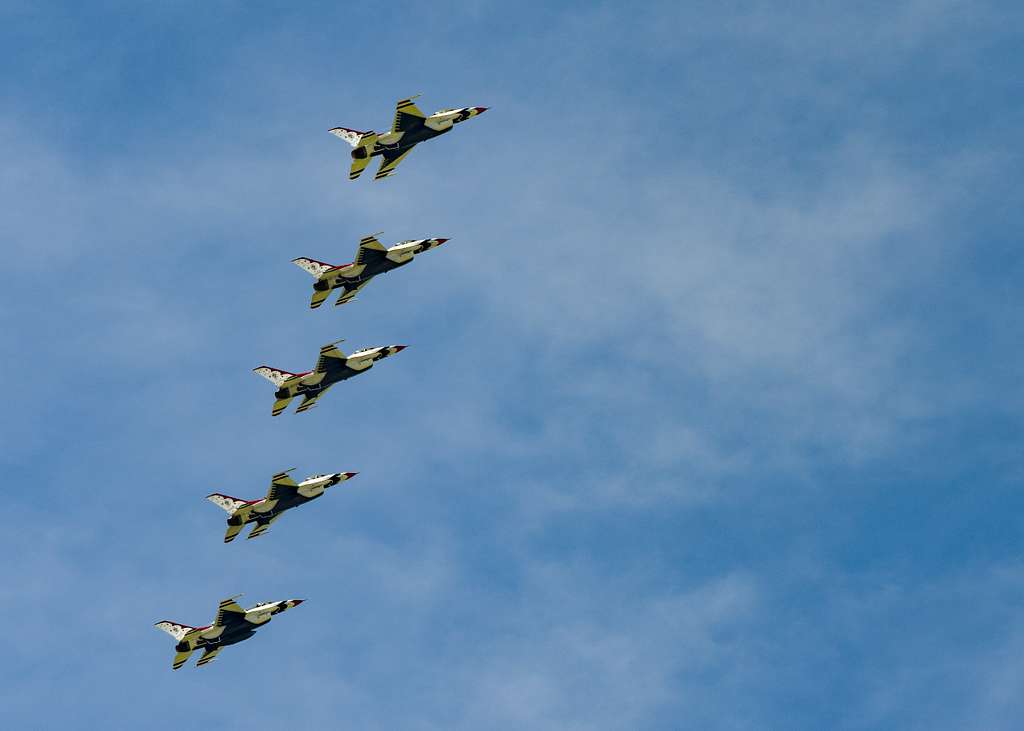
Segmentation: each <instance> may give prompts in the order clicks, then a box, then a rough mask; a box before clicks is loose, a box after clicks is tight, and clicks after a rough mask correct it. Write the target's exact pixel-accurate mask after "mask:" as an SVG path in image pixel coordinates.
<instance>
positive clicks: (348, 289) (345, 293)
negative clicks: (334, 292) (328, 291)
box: [334, 279, 370, 307]
mask: <svg viewBox="0 0 1024 731" xmlns="http://www.w3.org/2000/svg"><path fill="white" fill-rule="evenodd" d="M369 283H370V280H369V279H364V280H363V281H362V282H360V283H359V284H355V285H348V284H345V285H342V290H341V294H340V295H338V299H337V300H336V301H335V302H334V306H335V307H337V306H338V305H344V304H348V303H349V302H351V301H352V300H354V299H355V298H356V295H357V294H359V290H361V289H362V288H363V287H365V286H366V285H367V284H369Z"/></svg>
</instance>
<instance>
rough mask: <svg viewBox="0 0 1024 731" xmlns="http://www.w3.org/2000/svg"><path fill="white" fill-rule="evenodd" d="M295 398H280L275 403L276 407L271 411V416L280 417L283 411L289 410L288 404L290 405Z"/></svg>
mask: <svg viewBox="0 0 1024 731" xmlns="http://www.w3.org/2000/svg"><path fill="white" fill-rule="evenodd" d="M293 398H295V397H294V396H286V397H284V398H280V399H278V400H277V401H275V402H274V406H273V407H272V408H271V409H270V415H271V416H279V415H280V414H281V412H282V411H284V410H285V409H287V408H288V404H290V403H291V402H292V399H293Z"/></svg>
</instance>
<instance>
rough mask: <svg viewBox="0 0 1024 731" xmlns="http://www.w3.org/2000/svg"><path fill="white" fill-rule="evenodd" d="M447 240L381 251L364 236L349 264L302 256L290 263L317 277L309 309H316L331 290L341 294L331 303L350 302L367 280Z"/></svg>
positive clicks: (417, 241) (407, 243)
mask: <svg viewBox="0 0 1024 731" xmlns="http://www.w3.org/2000/svg"><path fill="white" fill-rule="evenodd" d="M447 240H448V239H412V240H409V241H402V242H400V243H397V244H395V245H394V246H391V247H388V248H384V245H383V244H382V243H381V242H379V241H377V239H376V238H375V237H374V236H373V235H370V236H364V237H363V238H362V240H360V242H359V249H358V250H357V251H356V258H355V260H354V261H353V262H352V263H351V264H327V263H325V262H322V261H317V260H316V259H307V258H306V257H304V256H300V257H299V258H298V259H292V263H293V264H295V265H296V266H298V267H301V268H302V269H305V270H306V271H307V272H309V273H310V274H312V275H313V276H314V277H315V278H316V281H315V282H313V299H312V301H310V303H309V306H310V307H311V308H312V309H314V310H315V309H316V308H317V307H319V306H320V305H322V304H323V302H324V300H325V299H327V298H328V297H329V296H330V294H331V292H332V291H333V290H335V289H339V288H340V289H341V290H342V291H341V294H340V295H339V296H338V299H337V301H335V303H334V304H335V306H337V305H343V304H346V303H348V302H351V301H352V300H354V299H355V298H356V294H357V293H358V292H359V290H361V289H362V288H363V287H365V286H366V285H367V284H369V282H370V280H371V279H373V278H374V277H376V276H377V275H378V274H385V273H387V272H390V271H391V270H392V269H397V268H398V267H401V266H405V265H406V264H408V263H409V262H411V261H412V260H413V257H414V256H416V255H417V254H421V253H423V252H424V251H427V250H428V249H433V248H436V247H438V246H440V245H441V244H443V243H444V242H445V241H447Z"/></svg>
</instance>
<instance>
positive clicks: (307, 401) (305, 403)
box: [295, 384, 334, 414]
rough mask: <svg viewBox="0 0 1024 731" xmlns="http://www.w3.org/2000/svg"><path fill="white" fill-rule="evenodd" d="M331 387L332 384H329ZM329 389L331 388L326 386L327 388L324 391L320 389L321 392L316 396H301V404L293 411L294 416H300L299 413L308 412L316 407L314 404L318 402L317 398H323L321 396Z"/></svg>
mask: <svg viewBox="0 0 1024 731" xmlns="http://www.w3.org/2000/svg"><path fill="white" fill-rule="evenodd" d="M331 385H334V384H331ZM330 387H331V386H328V387H327V388H325V389H322V390H321V391H320V392H319V393H318V394H316V395H315V396H310V395H309V394H308V393H307V394H306V395H305V396H303V398H302V403H301V404H299V408H297V409H295V413H296V414H301V413H302V412H303V411H309V410H310V409H311V408H313V407H314V406H316V402H317V400H319V398H320V397H321V396H323V395H324V394H325V393H327V391H328V389H330Z"/></svg>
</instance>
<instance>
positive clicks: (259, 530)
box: [246, 513, 281, 540]
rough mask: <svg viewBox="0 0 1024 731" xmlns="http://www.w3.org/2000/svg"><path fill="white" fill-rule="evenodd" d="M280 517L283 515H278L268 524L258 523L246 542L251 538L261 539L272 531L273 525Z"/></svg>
mask: <svg viewBox="0 0 1024 731" xmlns="http://www.w3.org/2000/svg"><path fill="white" fill-rule="evenodd" d="M280 517H281V513H278V514H277V515H275V516H274V517H273V518H271V519H270V520H268V521H267V522H266V523H257V524H256V527H255V528H253V529H252V530H251V531H250V532H249V535H248V536H246V540H248V539H249V538H259V537H260V536H261V535H263V534H264V533H266V532H267V531H268V530H270V526H271V524H272V523H273V522H274V521H275V520H277V519H278V518H280Z"/></svg>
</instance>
